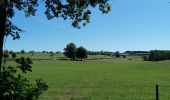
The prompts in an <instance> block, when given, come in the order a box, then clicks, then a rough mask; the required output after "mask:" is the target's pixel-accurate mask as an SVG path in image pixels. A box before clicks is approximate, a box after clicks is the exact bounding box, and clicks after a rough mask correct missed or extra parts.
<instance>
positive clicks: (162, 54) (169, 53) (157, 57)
mask: <svg viewBox="0 0 170 100" xmlns="http://www.w3.org/2000/svg"><path fill="white" fill-rule="evenodd" d="M143 59H144V60H145V61H162V60H170V50H151V51H150V54H149V55H148V56H143Z"/></svg>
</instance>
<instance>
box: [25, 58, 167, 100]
mask: <svg viewBox="0 0 170 100" xmlns="http://www.w3.org/2000/svg"><path fill="white" fill-rule="evenodd" d="M27 76H28V77H29V78H30V79H33V80H35V79H36V78H42V79H44V80H45V81H46V82H47V83H48V85H49V90H48V91H46V92H45V93H44V94H43V95H42V96H41V97H40V99H42V100H58V99H59V100H70V99H73V100H79V99H82V98H83V99H86V100H154V99H155V84H159V85H160V86H161V87H160V99H161V100H169V99H170V95H169V93H170V87H162V86H170V61H163V62H143V61H140V60H139V59H134V60H127V59H123V58H119V59H102V60H88V61H83V62H78V61H34V65H33V72H32V73H30V74H28V75H27Z"/></svg>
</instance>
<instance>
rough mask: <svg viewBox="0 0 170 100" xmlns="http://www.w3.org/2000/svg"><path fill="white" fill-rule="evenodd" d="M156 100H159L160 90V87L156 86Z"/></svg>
mask: <svg viewBox="0 0 170 100" xmlns="http://www.w3.org/2000/svg"><path fill="white" fill-rule="evenodd" d="M156 100H159V89H158V85H156Z"/></svg>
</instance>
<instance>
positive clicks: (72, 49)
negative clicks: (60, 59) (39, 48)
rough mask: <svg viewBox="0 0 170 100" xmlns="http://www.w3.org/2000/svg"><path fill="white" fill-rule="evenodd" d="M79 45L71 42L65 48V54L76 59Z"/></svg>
mask: <svg viewBox="0 0 170 100" xmlns="http://www.w3.org/2000/svg"><path fill="white" fill-rule="evenodd" d="M76 52H77V47H76V45H75V44H74V43H69V44H68V45H67V46H66V48H64V55H65V56H67V57H69V58H70V59H71V60H75V59H76Z"/></svg>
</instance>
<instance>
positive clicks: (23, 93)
mask: <svg viewBox="0 0 170 100" xmlns="http://www.w3.org/2000/svg"><path fill="white" fill-rule="evenodd" d="M16 62H17V63H18V66H17V67H12V66H8V67H7V66H3V71H1V73H0V83H1V84H0V100H34V99H38V98H39V96H40V95H41V94H42V92H43V91H45V90H47V89H48V86H47V84H46V83H45V82H44V81H43V80H41V79H37V80H36V81H35V83H31V82H30V81H29V80H28V79H27V78H25V77H23V76H22V75H21V73H20V71H19V69H21V70H22V72H23V73H26V72H27V71H32V70H31V67H30V66H31V65H30V64H32V61H31V60H30V59H29V58H23V57H22V58H20V59H16Z"/></svg>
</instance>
